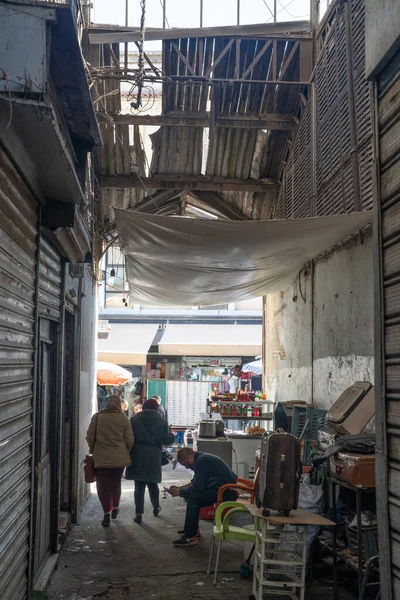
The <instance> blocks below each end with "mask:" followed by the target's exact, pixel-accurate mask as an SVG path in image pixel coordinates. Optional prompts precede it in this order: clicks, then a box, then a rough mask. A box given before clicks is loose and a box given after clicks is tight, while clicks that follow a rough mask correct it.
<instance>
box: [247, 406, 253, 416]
mask: <svg viewBox="0 0 400 600" xmlns="http://www.w3.org/2000/svg"><path fill="white" fill-rule="evenodd" d="M247 416H248V417H252V416H253V407H252V406H249V407H248V409H247Z"/></svg>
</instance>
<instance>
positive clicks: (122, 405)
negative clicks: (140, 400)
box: [121, 400, 128, 412]
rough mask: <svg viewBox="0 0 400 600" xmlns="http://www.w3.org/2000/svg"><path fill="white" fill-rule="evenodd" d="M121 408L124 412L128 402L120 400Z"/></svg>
mask: <svg viewBox="0 0 400 600" xmlns="http://www.w3.org/2000/svg"><path fill="white" fill-rule="evenodd" d="M121 410H123V411H124V412H125V411H127V410H128V403H127V402H126V401H125V400H121Z"/></svg>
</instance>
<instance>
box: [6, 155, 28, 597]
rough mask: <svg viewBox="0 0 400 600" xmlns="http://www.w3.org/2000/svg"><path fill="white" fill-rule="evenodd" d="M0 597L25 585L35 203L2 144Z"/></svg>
mask: <svg viewBox="0 0 400 600" xmlns="http://www.w3.org/2000/svg"><path fill="white" fill-rule="evenodd" d="M0 182H1V183H0V467H1V469H0V523H1V527H0V598H2V600H11V599H12V600H20V599H21V600H22V599H23V598H25V597H26V595H27V588H28V578H27V572H28V558H29V541H28V540H29V518H30V491H31V446H32V397H33V365H34V332H35V304H34V303H35V285H36V250H37V248H36V242H37V204H36V201H35V200H34V198H33V197H32V196H31V194H30V192H29V190H28V189H27V188H26V186H25V184H24V183H23V181H22V180H21V178H20V176H19V175H18V174H17V172H16V171H15V169H14V168H13V166H12V164H11V163H10V161H9V160H8V158H7V157H6V155H5V154H4V153H3V152H2V150H0Z"/></svg>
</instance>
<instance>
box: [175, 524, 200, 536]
mask: <svg viewBox="0 0 400 600" xmlns="http://www.w3.org/2000/svg"><path fill="white" fill-rule="evenodd" d="M178 534H179V535H182V536H184V535H185V530H184V529H180V530H179V531H178ZM196 537H197V538H199V537H201V533H200V528H199V527H198V528H197V531H196Z"/></svg>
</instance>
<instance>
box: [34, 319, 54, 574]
mask: <svg viewBox="0 0 400 600" xmlns="http://www.w3.org/2000/svg"><path fill="white" fill-rule="evenodd" d="M39 330H40V337H39V351H38V369H37V375H38V377H37V393H36V436H35V510H34V523H33V536H34V540H33V541H34V560H33V574H34V576H36V575H37V574H38V572H39V571H40V569H41V568H42V567H43V565H44V563H45V561H46V559H47V558H48V556H49V554H50V553H51V545H52V539H53V535H54V528H57V523H56V522H55V519H54V518H53V516H54V515H53V509H54V507H52V493H53V492H52V491H53V486H54V485H55V477H54V473H53V462H54V461H53V460H52V457H53V456H54V441H55V439H56V438H55V436H56V434H57V423H56V421H55V419H56V410H55V408H56V406H55V403H56V401H57V394H56V369H55V365H56V355H57V352H56V348H57V344H56V339H57V324H55V323H53V322H52V321H50V320H48V319H42V318H41V319H40V323H39ZM55 508H56V509H57V507H55ZM56 531H57V529H56V530H55V532H56Z"/></svg>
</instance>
